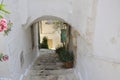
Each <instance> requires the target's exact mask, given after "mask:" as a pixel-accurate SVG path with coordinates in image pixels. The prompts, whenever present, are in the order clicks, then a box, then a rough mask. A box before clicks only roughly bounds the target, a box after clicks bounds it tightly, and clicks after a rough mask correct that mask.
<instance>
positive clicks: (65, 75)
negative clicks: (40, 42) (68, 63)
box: [24, 53, 77, 80]
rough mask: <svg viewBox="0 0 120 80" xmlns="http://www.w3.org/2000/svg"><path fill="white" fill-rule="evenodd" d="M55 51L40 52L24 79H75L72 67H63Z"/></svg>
mask: <svg viewBox="0 0 120 80" xmlns="http://www.w3.org/2000/svg"><path fill="white" fill-rule="evenodd" d="M62 65H63V63H62V62H60V60H59V59H58V56H57V55H56V54H55V53H47V54H42V55H40V57H39V58H38V59H37V60H36V62H35V63H34V65H33V66H32V67H31V69H30V71H29V73H28V75H27V76H25V77H24V80H77V79H76V78H75V76H74V74H73V70H72V69H64V68H63V67H62Z"/></svg>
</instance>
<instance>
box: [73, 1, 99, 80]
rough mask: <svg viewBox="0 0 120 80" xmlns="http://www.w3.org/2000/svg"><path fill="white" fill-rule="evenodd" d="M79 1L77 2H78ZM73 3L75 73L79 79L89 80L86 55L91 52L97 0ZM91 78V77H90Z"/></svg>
mask: <svg viewBox="0 0 120 80" xmlns="http://www.w3.org/2000/svg"><path fill="white" fill-rule="evenodd" d="M78 2H79V3H78ZM72 5H73V7H72V8H73V14H72V17H73V20H72V24H73V25H74V26H73V27H74V30H75V32H76V34H74V33H75V32H74V31H73V35H76V37H73V39H74V40H73V43H74V46H75V48H74V50H75V49H76V55H75V57H76V60H75V64H76V65H75V73H76V75H77V76H78V77H79V79H80V80H89V77H88V76H90V74H89V71H90V70H92V69H90V70H89V67H90V66H91V64H90V62H89V59H88V56H91V55H92V54H93V51H94V49H93V40H94V28H95V15H96V6H97V0H76V1H73V2H72ZM91 80H92V79H91Z"/></svg>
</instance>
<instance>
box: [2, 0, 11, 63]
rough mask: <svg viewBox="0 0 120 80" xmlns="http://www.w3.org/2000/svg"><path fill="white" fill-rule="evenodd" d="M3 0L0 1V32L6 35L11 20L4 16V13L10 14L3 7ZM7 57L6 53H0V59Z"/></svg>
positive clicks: (5, 59) (6, 58)
mask: <svg viewBox="0 0 120 80" xmlns="http://www.w3.org/2000/svg"><path fill="white" fill-rule="evenodd" d="M3 1H4V0H2V1H1V3H0V32H1V33H4V35H5V36H6V35H8V33H9V32H10V31H11V27H12V22H11V21H10V20H7V19H6V18H5V15H7V14H10V12H9V11H8V10H7V9H6V8H5V7H6V5H5V4H3ZM8 58H9V57H8V55H4V54H3V53H0V61H7V60H8Z"/></svg>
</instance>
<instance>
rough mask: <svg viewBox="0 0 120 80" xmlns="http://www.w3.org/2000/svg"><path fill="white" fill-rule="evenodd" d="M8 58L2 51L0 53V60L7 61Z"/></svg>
mask: <svg viewBox="0 0 120 80" xmlns="http://www.w3.org/2000/svg"><path fill="white" fill-rule="evenodd" d="M8 58H9V57H8V55H4V54H3V53H1V54H0V61H7V60H8Z"/></svg>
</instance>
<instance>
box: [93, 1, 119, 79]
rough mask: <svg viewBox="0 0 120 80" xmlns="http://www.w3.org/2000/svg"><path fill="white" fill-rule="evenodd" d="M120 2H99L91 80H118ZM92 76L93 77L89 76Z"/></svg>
mask: <svg viewBox="0 0 120 80" xmlns="http://www.w3.org/2000/svg"><path fill="white" fill-rule="evenodd" d="M119 3H120V1H119V0H114V1H113V0H104V1H103V0H99V2H98V9H97V17H96V28H95V42H94V49H95V50H94V54H93V55H94V56H95V58H94V59H93V60H96V61H94V62H95V63H94V65H93V66H95V67H93V68H94V71H93V73H94V74H95V73H98V74H97V75H95V76H94V77H91V80H95V79H96V80H106V79H107V80H120V76H119V74H120V54H119V53H120V22H119V21H120V9H119V8H120V5H119ZM91 76H93V75H91Z"/></svg>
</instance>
